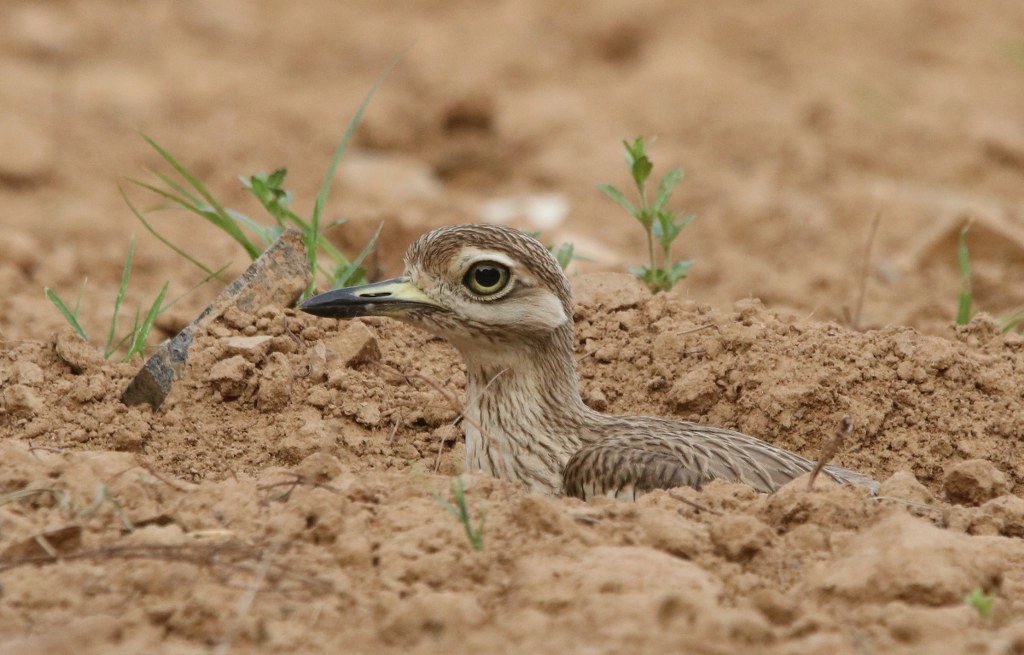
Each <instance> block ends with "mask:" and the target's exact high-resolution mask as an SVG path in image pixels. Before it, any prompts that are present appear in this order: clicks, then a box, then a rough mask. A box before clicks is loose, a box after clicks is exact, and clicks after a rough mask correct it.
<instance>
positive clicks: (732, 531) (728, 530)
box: [711, 514, 775, 561]
mask: <svg viewBox="0 0 1024 655" xmlns="http://www.w3.org/2000/svg"><path fill="white" fill-rule="evenodd" d="M774 539H775V533H774V532H773V531H772V529H771V528H769V527H768V526H767V525H765V524H764V523H763V522H762V521H759V520H758V519H757V518H755V517H753V516H750V515H749V514H731V515H725V516H722V517H720V518H718V519H717V520H715V521H714V522H713V523H712V524H711V541H712V543H714V544H715V547H716V548H717V549H718V550H720V551H721V552H722V553H724V554H725V556H726V557H727V558H729V559H731V560H733V561H743V560H749V559H750V558H751V557H753V556H754V555H757V554H758V553H759V552H761V551H762V550H764V549H765V548H766V547H767V546H768V545H769V544H771V543H772V541H773V540H774Z"/></svg>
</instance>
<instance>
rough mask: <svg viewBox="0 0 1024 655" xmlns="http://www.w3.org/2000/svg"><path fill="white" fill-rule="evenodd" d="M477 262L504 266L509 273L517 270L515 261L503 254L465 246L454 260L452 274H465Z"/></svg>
mask: <svg viewBox="0 0 1024 655" xmlns="http://www.w3.org/2000/svg"><path fill="white" fill-rule="evenodd" d="M477 262H494V263H496V264H504V265H505V266H507V267H508V268H509V270H511V271H515V270H517V266H516V261H515V260H514V259H512V258H511V257H509V256H508V255H506V254H505V253H501V252H496V251H494V250H481V249H480V248H475V247H473V246H467V247H465V248H463V249H462V251H461V252H460V253H459V256H458V257H456V258H455V263H456V266H455V267H453V271H452V272H453V273H458V274H462V273H465V272H466V271H467V270H468V269H469V267H470V266H472V265H473V264H476V263H477Z"/></svg>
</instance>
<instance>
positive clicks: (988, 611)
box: [964, 588, 996, 619]
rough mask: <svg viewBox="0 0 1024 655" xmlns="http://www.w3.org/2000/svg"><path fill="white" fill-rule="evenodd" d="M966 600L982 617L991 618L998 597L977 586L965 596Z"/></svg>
mask: <svg viewBox="0 0 1024 655" xmlns="http://www.w3.org/2000/svg"><path fill="white" fill-rule="evenodd" d="M964 602H965V603H967V604H968V605H970V606H971V607H973V608H974V610H975V611H976V612H977V613H978V616H980V617H981V618H983V619H990V618H992V611H993V609H994V607H995V604H996V597H995V596H994V595H991V596H990V595H989V594H986V593H985V592H984V591H982V590H981V588H976V589H974V590H972V591H971V593H969V594H967V595H966V596H964Z"/></svg>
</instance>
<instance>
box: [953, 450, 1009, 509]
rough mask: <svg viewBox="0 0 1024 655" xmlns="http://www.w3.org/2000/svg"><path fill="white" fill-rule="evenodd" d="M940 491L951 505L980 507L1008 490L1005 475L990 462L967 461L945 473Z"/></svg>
mask: <svg viewBox="0 0 1024 655" xmlns="http://www.w3.org/2000/svg"><path fill="white" fill-rule="evenodd" d="M942 489H943V491H944V492H945V494H946V498H947V499H948V500H949V502H951V503H955V504H960V505H980V504H982V503H984V502H985V501H987V500H991V499H993V498H995V497H996V496H1001V495H1002V494H1004V493H1006V492H1007V490H1008V489H1009V483H1008V482H1007V479H1006V474H1005V473H1003V472H1002V471H1000V470H999V469H997V468H996V467H995V466H994V465H993V464H992V463H991V462H988V461H986V460H983V459H969V460H967V461H964V462H960V463H958V464H956V465H954V466H953V467H952V468H951V469H949V471H948V472H947V473H946V477H945V479H944V480H943V482H942Z"/></svg>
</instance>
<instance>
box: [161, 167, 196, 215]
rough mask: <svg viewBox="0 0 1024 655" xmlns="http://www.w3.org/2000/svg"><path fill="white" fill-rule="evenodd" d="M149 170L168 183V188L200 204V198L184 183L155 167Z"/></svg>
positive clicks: (191, 201) (194, 203)
mask: <svg viewBox="0 0 1024 655" xmlns="http://www.w3.org/2000/svg"><path fill="white" fill-rule="evenodd" d="M149 172H150V173H152V174H153V175H154V176H155V177H156V178H157V179H159V180H160V181H161V182H163V183H164V184H166V185H167V187H168V188H170V189H173V190H174V191H175V192H177V194H178V195H179V196H182V197H183V198H188V200H189V202H190V203H191V204H193V205H196V206H199V204H200V203H199V198H197V197H196V196H194V195H192V192H191V191H189V190H188V189H187V188H186V187H185V186H184V185H182V184H179V183H178V182H176V181H175V180H174V179H173V178H172V177H171V176H170V175H164V174H163V173H161V172H160V171H158V170H156V169H155V168H151V169H149Z"/></svg>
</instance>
